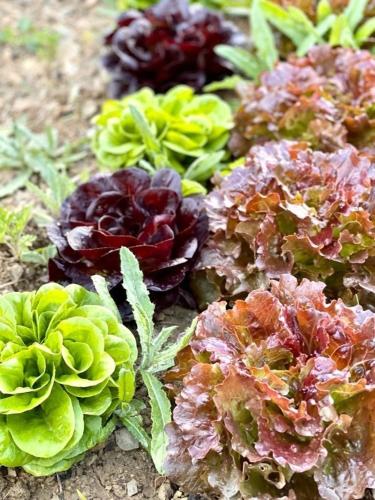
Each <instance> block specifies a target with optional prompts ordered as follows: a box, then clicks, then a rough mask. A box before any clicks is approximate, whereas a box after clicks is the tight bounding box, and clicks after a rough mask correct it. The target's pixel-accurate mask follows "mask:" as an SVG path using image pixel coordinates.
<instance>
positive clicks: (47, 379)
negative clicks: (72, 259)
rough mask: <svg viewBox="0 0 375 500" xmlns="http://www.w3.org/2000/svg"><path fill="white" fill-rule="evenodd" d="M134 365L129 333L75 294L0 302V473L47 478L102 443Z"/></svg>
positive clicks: (71, 289)
mask: <svg viewBox="0 0 375 500" xmlns="http://www.w3.org/2000/svg"><path fill="white" fill-rule="evenodd" d="M136 357H137V347H136V343H135V340H134V338H133V335H132V334H131V332H130V331H129V330H128V329H127V328H125V327H124V326H123V325H122V324H121V323H120V322H119V320H118V319H117V316H116V315H115V313H114V312H112V311H111V310H110V309H108V308H106V307H105V306H104V305H103V304H102V302H101V299H100V298H99V296H98V295H97V294H95V293H91V292H88V291H87V290H85V289H84V288H82V287H80V286H77V285H70V286H68V287H66V288H64V287H62V286H60V285H57V284H55V283H50V284H47V285H44V286H42V287H41V288H40V289H39V290H38V291H36V292H22V293H17V292H15V293H8V294H5V295H3V296H2V297H0V429H1V430H0V465H2V466H6V467H18V466H22V467H23V468H24V469H25V470H26V471H27V472H29V473H31V474H34V475H38V476H39V475H49V474H53V473H55V472H59V471H63V470H66V469H68V468H69V467H71V465H72V464H73V463H75V462H76V461H78V460H80V459H81V458H82V457H83V455H84V453H85V451H87V450H88V449H90V448H92V447H94V446H95V445H97V444H98V443H100V442H102V441H104V440H105V439H106V438H107V437H108V435H109V434H110V433H111V432H112V431H113V429H114V427H115V421H114V417H113V413H114V410H115V409H116V408H117V407H118V406H119V404H120V403H126V402H129V401H130V400H131V399H132V397H133V394H134V372H133V365H134V362H135V360H136Z"/></svg>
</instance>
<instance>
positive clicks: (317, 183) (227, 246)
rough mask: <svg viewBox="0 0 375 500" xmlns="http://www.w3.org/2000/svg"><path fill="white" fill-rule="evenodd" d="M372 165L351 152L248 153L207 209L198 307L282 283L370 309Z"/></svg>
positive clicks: (266, 149)
mask: <svg viewBox="0 0 375 500" xmlns="http://www.w3.org/2000/svg"><path fill="white" fill-rule="evenodd" d="M374 187H375V163H374V161H373V159H372V158H371V157H370V156H367V155H366V154H364V153H360V152H358V151H357V150H356V149H355V148H354V147H353V146H350V145H347V146H346V147H345V148H343V149H340V150H338V151H336V152H335V153H323V152H321V151H313V150H311V149H309V148H308V147H307V145H306V143H303V142H292V141H279V142H269V143H267V144H265V145H264V146H254V147H253V148H251V150H250V151H249V153H248V155H247V157H246V160H245V166H243V167H237V168H235V169H234V170H233V172H232V174H231V175H229V176H228V177H225V178H222V179H219V181H218V187H217V188H216V189H215V190H213V191H212V192H211V193H210V194H209V195H208V196H207V197H206V199H205V207H206V210H207V215H208V218H209V228H210V237H209V239H208V240H207V243H206V245H205V246H204V247H203V249H202V252H201V255H200V259H199V261H198V262H197V265H196V275H195V276H194V277H193V279H192V287H193V290H194V291H195V293H196V296H197V299H198V301H199V303H200V304H201V305H204V304H207V303H210V302H212V301H213V300H217V299H220V298H227V299H231V298H233V297H235V298H243V297H244V296H246V294H247V293H248V292H250V291H251V290H254V289H255V288H260V287H263V288H266V287H267V286H268V284H269V280H270V279H273V278H278V277H280V275H282V274H284V273H291V274H293V275H294V276H296V277H298V278H308V279H311V280H314V281H324V282H325V283H326V285H327V291H326V293H327V296H329V297H331V298H337V297H341V298H343V299H344V300H345V301H347V303H350V304H354V303H356V302H358V301H359V302H360V303H361V304H362V305H364V306H366V307H374V304H375V295H374V291H375V287H374V276H375V274H374V273H375V225H374V222H375V204H374V196H375V189H374Z"/></svg>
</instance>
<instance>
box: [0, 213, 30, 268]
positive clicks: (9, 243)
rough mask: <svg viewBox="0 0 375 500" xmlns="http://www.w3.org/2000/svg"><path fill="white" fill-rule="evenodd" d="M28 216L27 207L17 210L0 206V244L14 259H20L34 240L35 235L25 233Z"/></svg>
mask: <svg viewBox="0 0 375 500" xmlns="http://www.w3.org/2000/svg"><path fill="white" fill-rule="evenodd" d="M30 218H31V209H30V208H29V207H24V208H21V209H19V210H10V209H7V208H5V207H0V245H5V246H6V247H7V248H8V250H9V252H10V253H11V255H12V256H13V257H15V258H16V259H20V258H21V257H22V255H23V254H24V252H27V251H28V250H29V249H30V247H31V245H32V243H33V241H34V240H35V236H32V235H30V234H26V233H25V228H26V226H27V224H28V222H29V221H30Z"/></svg>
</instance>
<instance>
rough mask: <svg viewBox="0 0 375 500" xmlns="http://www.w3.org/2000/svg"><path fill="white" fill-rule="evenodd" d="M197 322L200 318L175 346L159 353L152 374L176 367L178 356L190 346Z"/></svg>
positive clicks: (153, 364)
mask: <svg viewBox="0 0 375 500" xmlns="http://www.w3.org/2000/svg"><path fill="white" fill-rule="evenodd" d="M197 321H198V318H195V319H194V320H193V321H192V323H191V325H190V326H189V328H187V329H186V331H185V333H184V334H183V335H181V336H180V338H179V339H178V340H177V341H176V342H175V343H174V344H172V345H170V346H168V347H167V348H163V349H162V350H161V349H160V350H159V352H158V353H156V355H155V356H154V358H153V363H152V366H151V367H150V371H151V372H152V373H158V372H161V371H165V370H168V369H169V368H170V367H171V366H173V365H174V359H175V357H176V355H177V354H178V353H179V352H180V351H181V350H182V349H184V348H185V347H186V346H187V345H188V344H189V342H190V339H191V337H192V336H193V334H194V331H195V328H196V326H197Z"/></svg>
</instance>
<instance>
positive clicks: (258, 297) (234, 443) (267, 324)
mask: <svg viewBox="0 0 375 500" xmlns="http://www.w3.org/2000/svg"><path fill="white" fill-rule="evenodd" d="M323 289H324V284H323V283H319V282H312V281H308V280H306V279H305V280H303V281H302V282H301V284H299V285H298V284H297V280H296V278H294V277H292V276H291V275H283V276H281V278H280V281H278V282H277V281H274V282H272V283H271V289H270V291H262V290H256V291H253V292H251V293H250V295H249V296H248V297H247V299H246V300H238V301H236V303H235V305H234V307H233V309H229V310H228V309H227V307H226V303H225V302H217V303H214V304H212V305H210V306H209V307H208V309H207V311H205V312H204V313H202V314H201V315H200V316H199V319H198V324H197V327H196V331H195V334H194V336H193V338H192V339H191V341H190V345H189V346H188V347H187V348H186V349H185V350H184V351H182V352H181V353H180V354H179V357H178V359H177V363H176V366H175V367H174V368H173V369H172V370H171V371H169V372H168V373H167V375H166V381H167V384H168V386H169V388H170V391H171V395H173V397H174V402H175V408H174V411H173V421H172V423H171V424H169V425H168V427H167V430H168V434H169V447H168V454H167V460H166V473H167V475H168V476H169V477H170V479H172V480H173V481H174V482H176V483H178V484H182V485H183V486H184V487H185V488H186V489H187V491H191V492H203V491H207V492H210V493H215V494H218V495H221V496H220V498H222V497H223V498H232V497H233V498H245V499H250V498H251V499H254V500H255V499H259V500H266V499H269V498H279V499H287V498H290V499H294V500H296V499H298V500H320V499H326V500H333V499H335V500H353V499H359V498H362V497H363V495H364V494H365V490H366V488H374V486H375V432H374V428H375V413H374V410H375V384H374V382H375V371H374V362H375V314H374V313H372V312H370V311H365V310H363V309H362V307H361V306H355V307H351V308H350V307H347V306H345V305H344V304H343V302H341V300H338V301H333V302H327V301H326V298H325V296H324V293H323ZM238 493H240V496H238V497H237V496H235V495H237V494H238Z"/></svg>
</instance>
